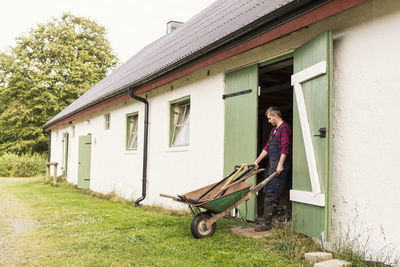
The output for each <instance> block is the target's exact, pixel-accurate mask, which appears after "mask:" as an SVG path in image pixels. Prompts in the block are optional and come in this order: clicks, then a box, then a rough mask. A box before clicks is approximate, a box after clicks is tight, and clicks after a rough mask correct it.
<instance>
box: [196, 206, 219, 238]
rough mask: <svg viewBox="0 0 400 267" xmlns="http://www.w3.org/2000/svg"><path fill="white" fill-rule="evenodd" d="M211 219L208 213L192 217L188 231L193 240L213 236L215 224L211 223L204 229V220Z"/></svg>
mask: <svg viewBox="0 0 400 267" xmlns="http://www.w3.org/2000/svg"><path fill="white" fill-rule="evenodd" d="M211 217H212V215H211V214H210V213H208V212H200V213H198V214H196V215H195V216H194V217H193V219H192V223H191V224H190V231H191V232H192V235H193V237H194V238H196V239H200V238H204V237H209V236H212V235H213V234H214V232H215V227H216V224H215V223H213V224H212V226H211V227H210V228H209V229H207V228H206V224H205V220H206V219H210V218H211Z"/></svg>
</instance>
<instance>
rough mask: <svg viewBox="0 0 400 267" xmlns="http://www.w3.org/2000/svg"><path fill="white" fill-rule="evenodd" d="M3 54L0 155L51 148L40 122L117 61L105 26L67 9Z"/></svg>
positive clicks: (57, 111)
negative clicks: (68, 11) (59, 17)
mask: <svg viewBox="0 0 400 267" xmlns="http://www.w3.org/2000/svg"><path fill="white" fill-rule="evenodd" d="M16 40H17V44H16V46H15V47H12V48H11V49H10V50H9V51H8V52H4V53H0V154H3V153H4V152H14V153H19V154H21V153H33V152H39V153H41V152H44V151H46V150H47V146H48V144H47V141H48V140H47V137H46V136H45V135H44V134H43V132H42V130H41V128H40V127H41V126H42V125H43V124H44V123H46V122H47V121H49V120H50V119H51V118H52V117H54V116H55V115H56V114H57V113H59V112H60V111H62V110H63V109H64V108H65V107H67V106H68V105H69V104H71V103H72V102H73V101H74V100H75V99H77V98H78V97H79V96H81V95H82V94H83V93H85V92H86V91H87V90H88V89H90V88H91V87H93V86H94V85H95V84H96V83H98V82H99V81H100V80H102V79H103V78H104V77H105V76H106V74H107V73H108V72H109V71H110V70H111V69H113V68H115V67H116V65H117V64H118V59H117V57H116V56H115V55H114V53H113V51H112V49H111V46H110V43H109V41H108V40H107V39H106V30H105V28H104V27H102V26H100V25H98V24H97V23H96V22H94V21H92V20H90V19H87V18H83V17H77V16H74V15H72V14H70V13H64V14H63V15H62V17H61V19H56V18H53V19H52V20H51V21H50V22H48V23H46V24H38V25H37V27H35V28H32V29H31V30H30V32H29V33H28V34H27V35H23V36H21V37H18V38H17V39H16Z"/></svg>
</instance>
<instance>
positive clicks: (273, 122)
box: [267, 114, 277, 127]
mask: <svg viewBox="0 0 400 267" xmlns="http://www.w3.org/2000/svg"><path fill="white" fill-rule="evenodd" d="M267 118H268V122H269V123H271V125H272V126H274V127H275V126H276V125H277V123H276V114H274V115H271V114H267Z"/></svg>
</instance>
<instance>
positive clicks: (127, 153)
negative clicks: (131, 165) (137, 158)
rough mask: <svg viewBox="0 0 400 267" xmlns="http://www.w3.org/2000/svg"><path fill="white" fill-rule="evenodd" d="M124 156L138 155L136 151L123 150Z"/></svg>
mask: <svg viewBox="0 0 400 267" xmlns="http://www.w3.org/2000/svg"><path fill="white" fill-rule="evenodd" d="M124 154H125V155H130V154H138V151H137V150H125V151H124Z"/></svg>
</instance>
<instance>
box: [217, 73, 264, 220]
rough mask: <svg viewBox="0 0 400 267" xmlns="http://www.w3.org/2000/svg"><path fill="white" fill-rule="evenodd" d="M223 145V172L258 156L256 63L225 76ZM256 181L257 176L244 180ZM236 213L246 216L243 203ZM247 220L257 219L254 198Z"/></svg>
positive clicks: (249, 202) (251, 201)
mask: <svg viewBox="0 0 400 267" xmlns="http://www.w3.org/2000/svg"><path fill="white" fill-rule="evenodd" d="M225 83H226V86H225V95H224V99H225V147H224V175H225V176H227V175H228V174H229V173H231V172H232V170H233V168H234V166H235V165H240V164H242V163H248V164H253V162H254V161H255V159H256V157H257V105H258V95H257V88H258V65H253V66H250V67H246V68H243V69H240V70H237V71H233V72H229V73H227V74H226V77H225ZM247 181H248V182H250V183H253V184H255V183H256V177H255V176H254V177H251V178H249V179H248V180H247ZM239 216H240V217H241V218H244V217H245V216H246V205H245V203H243V204H241V205H240V206H239ZM246 218H247V220H250V221H254V220H255V219H256V199H255V197H254V196H253V197H252V198H250V199H249V201H248V203H247V216H246Z"/></svg>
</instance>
